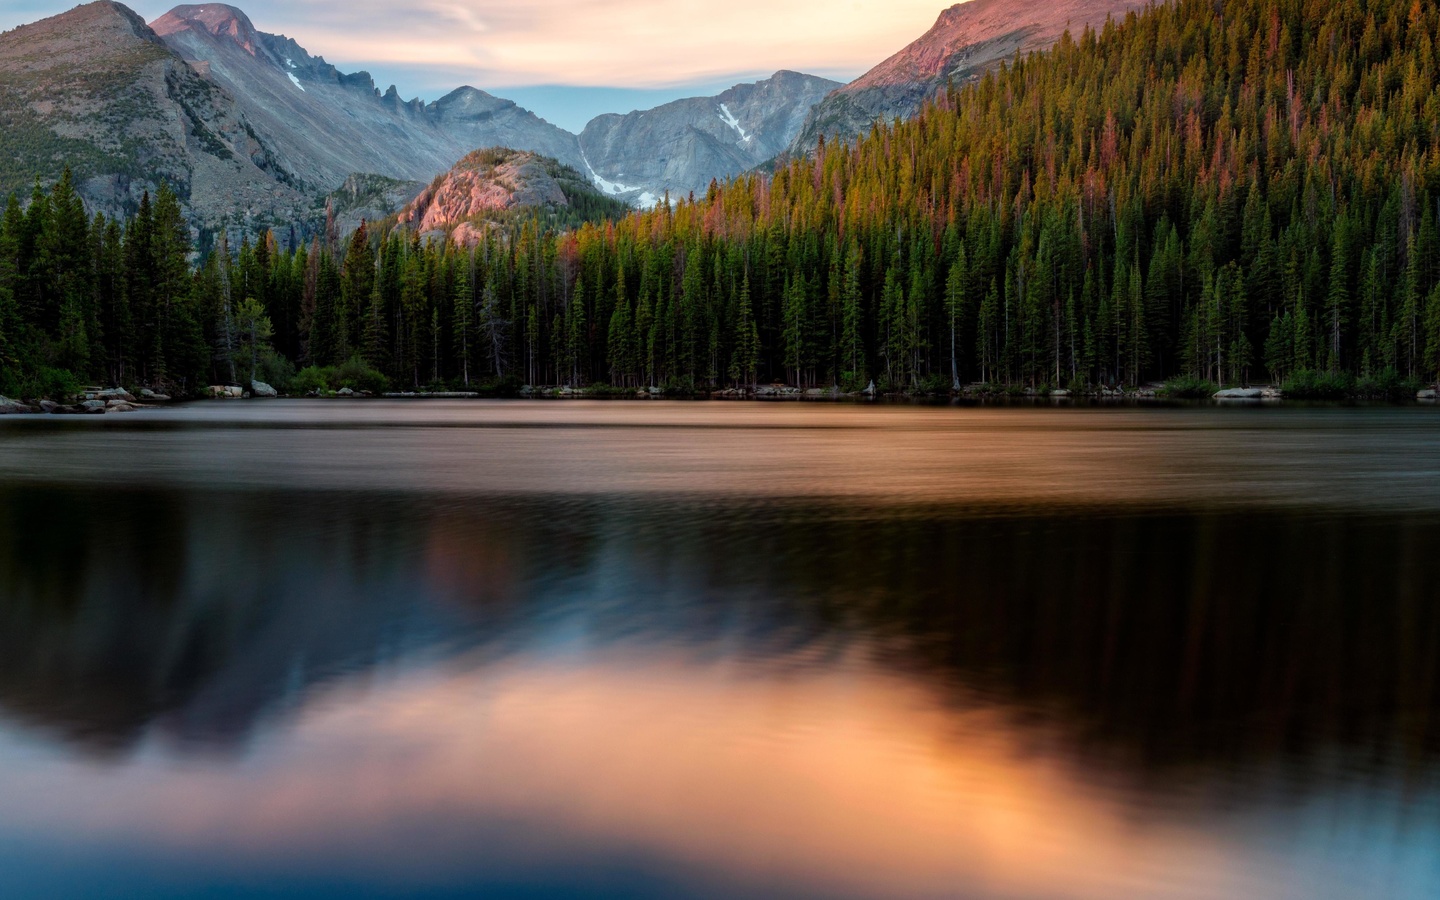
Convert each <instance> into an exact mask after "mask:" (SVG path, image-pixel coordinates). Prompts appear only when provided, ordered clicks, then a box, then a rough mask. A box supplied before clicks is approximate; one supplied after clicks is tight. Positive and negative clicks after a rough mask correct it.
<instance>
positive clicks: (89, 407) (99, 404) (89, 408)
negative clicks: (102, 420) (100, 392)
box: [80, 400, 105, 413]
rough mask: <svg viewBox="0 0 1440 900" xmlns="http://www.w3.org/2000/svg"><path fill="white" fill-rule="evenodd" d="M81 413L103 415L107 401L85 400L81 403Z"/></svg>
mask: <svg viewBox="0 0 1440 900" xmlns="http://www.w3.org/2000/svg"><path fill="white" fill-rule="evenodd" d="M80 411H81V412H87V413H103V412H104V411H105V401H104V400H84V401H82V402H81V403H80Z"/></svg>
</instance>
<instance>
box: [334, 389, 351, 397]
mask: <svg viewBox="0 0 1440 900" xmlns="http://www.w3.org/2000/svg"><path fill="white" fill-rule="evenodd" d="M335 396H337V397H353V396H355V392H354V391H352V390H350V389H349V388H348V387H342V388H341V389H340V390H338V391H336V392H335Z"/></svg>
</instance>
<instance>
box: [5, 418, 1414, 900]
mask: <svg viewBox="0 0 1440 900" xmlns="http://www.w3.org/2000/svg"><path fill="white" fill-rule="evenodd" d="M257 408H258V409H261V410H265V411H264V413H263V415H261V414H257V413H253V412H252V411H253V410H255V409H257ZM371 409H372V407H370V406H357V407H353V408H349V409H345V408H339V409H337V407H336V406H335V405H333V404H332V405H330V406H322V407H320V408H319V409H318V411H317V410H316V409H314V408H307V407H301V406H293V405H292V406H286V405H277V406H274V407H270V408H268V409H267V408H265V407H257V406H246V407H239V406H236V407H228V408H226V407H222V406H218V405H217V406H206V407H200V408H198V409H196V408H191V409H186V410H179V411H174V412H172V413H166V414H160V415H154V416H150V417H149V419H146V418H144V417H137V418H136V419H133V420H127V421H126V422H124V423H123V424H122V425H118V426H117V425H114V424H112V422H113V420H112V419H109V418H107V419H105V420H104V421H103V422H102V423H91V422H83V423H62V424H61V425H59V426H58V427H57V426H53V425H47V426H45V427H39V426H33V425H30V424H28V423H26V424H23V425H21V426H19V427H14V428H12V427H10V426H9V424H8V423H7V424H6V426H5V427H4V428H3V429H0V475H3V476H5V477H4V478H3V479H0V485H3V486H0V894H4V895H5V896H22V897H23V896H32V895H33V896H57V897H59V896H75V895H90V896H125V897H128V896H140V895H147V896H193V895H196V894H204V895H206V896H250V895H264V896H330V895H334V896H352V895H358V896H392V895H395V896H398V895H405V896H417V895H418V896H448V895H456V896H460V895H473V894H474V893H475V892H477V891H481V890H485V891H488V892H490V893H491V894H493V895H501V896H657V897H658V896H777V895H781V896H797V897H811V896H813V897H1005V898H1010V897H1036V898H1039V897H1074V898H1092V897H1095V898H1098V897H1115V896H1135V897H1160V898H1170V897H1235V896H1248V897H1297V898H1298V897H1353V896H1395V897H1428V896H1433V895H1434V893H1435V892H1436V891H1437V889H1440V851H1437V850H1436V848H1437V847H1440V781H1437V773H1440V716H1437V706H1440V677H1437V676H1440V663H1437V660H1440V653H1437V651H1440V611H1437V610H1435V609H1434V590H1433V585H1435V584H1436V583H1440V578H1437V576H1440V559H1437V555H1436V554H1435V553H1433V550H1432V548H1433V547H1434V545H1435V538H1436V537H1437V535H1440V530H1437V516H1436V513H1437V511H1440V503H1436V502H1434V499H1433V497H1432V496H1431V495H1430V494H1429V493H1428V491H1433V490H1435V488H1433V487H1430V486H1427V485H1428V484H1429V482H1433V481H1434V479H1435V474H1436V473H1435V472H1434V471H1433V469H1434V466H1435V462H1434V456H1433V454H1432V455H1431V456H1429V457H1427V456H1425V455H1424V454H1417V452H1416V450H1415V448H1416V447H1418V446H1424V445H1426V444H1427V442H1428V446H1430V447H1434V446H1435V439H1436V437H1440V420H1437V418H1436V417H1435V416H1434V415H1428V416H1426V415H1423V414H1425V413H1428V412H1430V411H1427V410H1418V411H1417V410H1377V411H1353V410H1350V411H1346V410H1341V411H1316V412H1304V413H1300V414H1293V415H1284V414H1279V413H1278V412H1277V413H1265V414H1264V415H1263V417H1262V415H1260V414H1258V413H1260V412H1261V411H1256V412H1257V415H1251V416H1248V417H1245V418H1239V417H1231V416H1229V415H1227V414H1223V413H1222V414H1220V415H1218V416H1215V415H1214V414H1208V415H1211V416H1212V417H1211V418H1209V419H1208V420H1207V419H1206V418H1204V416H1206V415H1207V413H1205V412H1203V411H1163V412H1155V413H1153V415H1155V416H1158V417H1160V418H1159V419H1151V420H1149V424H1148V425H1147V423H1146V421H1145V420H1144V419H1143V417H1144V416H1145V415H1148V414H1151V413H1147V412H1137V411H1106V412H1094V413H1062V414H1061V415H1060V416H1059V417H1054V418H1050V419H1049V420H1048V421H1049V422H1050V424H1051V426H1052V427H1050V428H1048V429H1047V428H1041V427H1039V424H1038V422H1037V420H1036V418H1035V417H1036V416H1042V417H1043V416H1044V415H1046V413H1044V412H1029V411H1018V412H1017V411H998V413H999V415H998V416H997V411H993V410H982V411H978V412H976V411H963V410H929V409H900V410H893V409H890V410H867V409H853V408H830V407H804V408H799V409H796V408H794V407H791V408H790V417H776V416H775V414H774V413H773V412H772V410H771V409H769V408H756V407H749V406H747V407H723V406H719V405H709V406H705V405H691V406H678V407H660V406H657V407H654V408H649V407H636V406H633V405H624V406H612V407H595V406H589V405H585V406H563V405H559V404H552V405H548V406H546V405H537V406H521V405H516V406H514V407H504V406H500V407H484V408H482V409H481V410H480V411H478V412H477V409H476V407H473V406H460V407H452V406H448V405H443V406H442V405H435V406H426V405H412V406H409V407H403V408H402V411H403V414H404V415H405V416H411V417H416V418H418V419H420V420H423V421H425V422H427V423H428V425H429V427H426V428H424V429H408V428H394V427H366V428H358V427H355V426H356V424H357V419H359V420H365V419H367V418H368V417H370V416H371V415H372V413H371ZM611 410H614V412H613V413H612V412H611ZM412 411H413V412H412ZM1006 413H1010V414H1011V415H1008V416H1007V415H1006ZM1331 413H1338V415H1332V414H1331ZM1417 413H1418V414H1420V415H1417ZM1351 415H1353V416H1358V417H1361V418H1365V417H1369V418H1368V419H1366V425H1367V427H1369V428H1371V429H1373V430H1374V431H1373V432H1372V433H1371V434H1370V435H1369V439H1368V440H1364V439H1362V438H1363V437H1364V436H1363V435H1359V434H1356V433H1355V432H1354V429H1353V426H1352V425H1351V424H1350V422H1351V420H1350V419H1348V418H1346V417H1347V416H1351ZM316 416H319V417H320V418H321V422H320V424H321V425H322V426H323V427H320V428H311V427H308V425H307V423H308V422H310V421H313V419H314V418H315V417H316ZM497 416H498V417H499V418H498V420H497V418H496V417H497ZM1137 416H1138V417H1137ZM946 417H949V418H946ZM1166 417H1171V418H1166ZM237 420H239V421H237ZM1040 421H1043V420H1040ZM477 422H478V423H479V424H483V425H484V426H485V427H481V428H474V427H465V426H467V425H473V424H476V423H477ZM677 422H678V424H679V425H680V426H681V427H676V425H675V423H677ZM786 422H790V423H791V424H785V423H786ZM1207 422H1208V424H1207ZM132 423H133V424H132ZM266 423H270V424H266ZM274 423H279V424H280V425H282V426H284V427H272V425H273V424H274ZM795 423H798V424H800V425H802V426H804V427H792V426H793V424H795ZM371 424H374V420H372V422H371ZM737 425H738V426H743V427H736V426H737ZM1057 425H1058V426H1059V427H1055V426H1057ZM1307 442H1308V445H1309V446H1310V449H1309V450H1305V451H1303V452H1301V451H1297V450H1296V448H1302V447H1305V446H1307ZM977 446H978V447H981V448H983V449H982V450H979V451H977V450H975V447H977ZM957 447H958V448H960V449H959V450H957ZM1276 447H1280V448H1282V449H1285V450H1286V451H1287V452H1289V453H1290V458H1289V459H1268V456H1269V454H1267V453H1266V452H1265V448H1270V449H1272V450H1273V449H1274V448H1276ZM802 448H803V450H804V455H802V456H801V457H799V458H796V457H795V456H794V453H795V452H799V450H801V449H802ZM1162 451H1163V452H1162ZM1172 451H1173V452H1174V453H1178V454H1179V455H1180V457H1181V458H1180V459H1179V460H1177V459H1174V458H1171V456H1170V454H1171V452H1172ZM1297 452H1301V455H1299V456H1296V455H1295V454H1296V453H1297ZM977 453H978V454H979V456H980V459H979V460H978V461H977V460H976V458H975V456H976V454H977ZM326 454H329V455H328V456H327V455H326ZM1037 456H1040V457H1045V458H1047V459H1051V460H1052V462H1051V466H1050V468H1048V469H1046V470H1045V472H1044V473H1042V474H1040V475H1039V476H1038V477H1037V478H1035V479H1029V480H1027V479H1025V478H1023V477H1021V476H1022V475H1023V472H1024V470H1025V469H1026V468H1028V467H1030V466H1032V465H1033V464H1034V460H1035V459H1036V458H1037ZM42 458H43V459H46V460H49V461H50V463H49V464H47V465H43V466H42V465H38V464H36V462H35V461H36V460H38V459H42ZM357 458H358V459H363V460H366V461H367V465H369V466H371V469H370V478H369V482H368V483H369V489H367V490H358V489H357V485H356V484H355V483H353V481H352V477H354V476H355V475H357V474H358V470H356V469H355V468H354V460H355V459H357ZM282 460H283V461H284V463H283V464H281V461H282ZM467 460H468V463H465V464H462V462H463V461H467ZM1427 460H1428V465H1429V466H1430V471H1428V472H1426V469H1425V466H1426V464H1427ZM1102 461H1108V462H1106V463H1102ZM1112 466H1113V467H1116V468H1115V471H1116V472H1117V473H1119V474H1117V475H1116V476H1115V477H1113V478H1111V479H1107V484H1104V485H1098V486H1097V485H1095V484H1081V483H1079V481H1080V480H1083V478H1084V477H1086V473H1093V472H1096V471H1100V470H1101V469H1107V467H1112ZM1247 466H1248V467H1249V468H1244V473H1245V474H1244V475H1243V477H1241V478H1240V482H1241V483H1242V484H1243V483H1244V482H1245V480H1246V479H1248V478H1255V477H1257V476H1256V475H1255V471H1254V467H1256V466H1258V467H1259V471H1260V472H1262V473H1264V474H1266V475H1267V476H1268V477H1269V481H1267V484H1266V490H1265V491H1262V492H1258V493H1257V492H1255V491H1250V490H1238V489H1237V488H1236V483H1235V480H1234V479H1230V478H1228V477H1227V475H1226V473H1234V472H1235V471H1236V470H1237V468H1243V467H1247ZM1012 470H1013V471H1012ZM1107 470H1108V469H1107ZM1182 470H1183V471H1182ZM1342 470H1344V471H1345V472H1346V473H1347V474H1346V476H1345V478H1343V479H1341V480H1340V481H1339V482H1338V483H1335V484H1332V487H1331V489H1328V490H1325V491H1317V490H1315V488H1314V485H1315V484H1316V483H1317V482H1324V483H1327V484H1330V483H1331V482H1329V481H1327V480H1326V476H1327V473H1335V472H1339V471H1342ZM647 471H648V472H652V473H654V474H655V475H656V477H657V478H658V479H659V481H660V482H661V486H663V485H664V484H667V483H670V482H669V481H668V480H667V479H677V480H678V479H680V478H681V477H682V476H685V477H686V478H690V481H689V482H688V483H689V484H690V486H691V487H692V490H689V491H687V492H686V493H685V494H684V495H676V494H675V493H674V492H667V491H665V490H662V489H661V486H655V485H649V483H648V482H646V481H645V479H644V478H642V475H643V474H644V473H645V472H647ZM132 472H134V473H137V474H136V475H135V477H133V478H132V477H130V473H132ZM707 472H708V473H712V477H707V478H704V479H701V480H700V481H699V482H698V485H699V486H700V487H701V488H702V490H699V491H697V490H693V488H694V487H695V485H696V484H697V482H696V481H695V479H694V476H695V475H696V473H707ZM856 472H863V473H865V474H864V476H863V477H860V476H856V475H854V474H851V473H856ZM917 472H918V473H921V474H924V475H925V478H926V479H928V480H929V481H930V482H932V483H933V484H935V485H936V488H935V491H933V492H929V491H921V490H919V489H918V487H912V485H918V484H919V481H917V480H915V479H916V478H917ZM39 473H45V477H40V474H39ZM117 473H125V477H123V478H122V477H117ZM742 473H748V475H747V476H746V477H741V476H742ZM1417 473H1419V474H1422V475H1426V476H1428V479H1429V481H1428V482H1427V481H1426V480H1425V479H1424V478H1416V477H1415V476H1416V474H1417ZM12 476H14V477H12ZM266 479H268V481H267V480H266ZM517 479H518V480H517ZM857 481H858V482H861V484H859V485H858V486H857V484H856V482H857ZM1412 481H1413V482H1417V483H1418V484H1417V485H1416V486H1414V487H1411V488H1408V489H1406V490H1390V491H1384V490H1381V489H1379V486H1380V485H1382V484H1385V483H1387V482H1389V483H1391V484H1392V485H1399V484H1410V483H1412ZM642 482H643V485H642V486H640V487H637V484H641V483H642ZM277 488H283V490H282V489H277ZM1057 492H1058V497H1059V501H1057V502H1054V503H1051V502H1049V500H1048V499H1047V498H1055V497H1056V496H1057ZM1276 498H1279V499H1276ZM937 500H938V501H939V502H932V501H937ZM922 501H923V502H922ZM1060 501H1063V502H1060ZM1102 501H1103V502H1102Z"/></svg>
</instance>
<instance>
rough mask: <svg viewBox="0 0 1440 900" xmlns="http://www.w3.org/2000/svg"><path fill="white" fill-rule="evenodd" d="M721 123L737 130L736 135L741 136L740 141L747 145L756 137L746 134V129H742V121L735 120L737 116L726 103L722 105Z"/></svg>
mask: <svg viewBox="0 0 1440 900" xmlns="http://www.w3.org/2000/svg"><path fill="white" fill-rule="evenodd" d="M720 121H722V122H724V123H725V124H726V125H729V126H730V127H731V128H733V129H735V133H736V134H738V135H740V140H742V141H744V142H745V143H747V144H748V143H750V140H751V139H752V138H753V137H755V136H754V135H753V134H746V133H745V129H743V128H741V127H740V120H739V119H737V118H735V114H734V113H732V112H731V111H730V107H729V106H727V105H725V104H724V103H722V104H720Z"/></svg>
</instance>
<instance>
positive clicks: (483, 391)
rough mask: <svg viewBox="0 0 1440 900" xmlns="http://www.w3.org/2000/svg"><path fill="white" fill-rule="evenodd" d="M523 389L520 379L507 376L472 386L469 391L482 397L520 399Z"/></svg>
mask: <svg viewBox="0 0 1440 900" xmlns="http://www.w3.org/2000/svg"><path fill="white" fill-rule="evenodd" d="M521 387H522V385H521V383H520V379H518V378H516V377H515V376H514V375H506V376H505V377H504V378H497V379H494V380H492V381H484V382H481V383H480V384H477V385H472V386H471V387H470V388H469V390H472V391H475V392H477V393H479V394H480V396H482V397H518V396H520V388H521Z"/></svg>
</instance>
